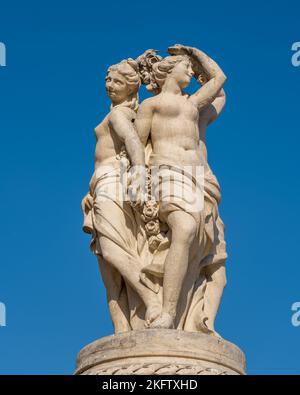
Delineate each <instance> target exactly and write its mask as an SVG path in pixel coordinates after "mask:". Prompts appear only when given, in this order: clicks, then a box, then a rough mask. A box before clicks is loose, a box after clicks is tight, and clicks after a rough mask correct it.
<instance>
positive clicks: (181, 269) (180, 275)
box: [151, 211, 197, 328]
mask: <svg viewBox="0 0 300 395" xmlns="http://www.w3.org/2000/svg"><path fill="white" fill-rule="evenodd" d="M167 222H168V225H169V227H170V229H171V230H172V241H171V245H170V249H169V252H168V255H167V257H166V260H165V273H164V282H163V308H162V314H161V315H160V317H158V318H157V319H156V320H155V321H154V322H153V323H152V325H151V327H152V328H172V327H173V326H174V319H175V316H176V308H177V303H178V300H179V296H180V292H181V288H182V283H183V280H184V278H185V275H186V272H187V268H188V262H189V251H190V246H191V244H192V242H193V240H194V238H195V235H196V231H197V225H196V221H195V220H194V218H193V217H192V216H191V215H190V214H187V213H186V212H184V211H174V212H172V213H171V214H169V216H168V220H167Z"/></svg>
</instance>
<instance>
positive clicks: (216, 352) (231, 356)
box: [75, 329, 245, 375]
mask: <svg viewBox="0 0 300 395" xmlns="http://www.w3.org/2000/svg"><path fill="white" fill-rule="evenodd" d="M75 374H81V375H89V374H91V375H104V374H107V375H120V374H122V375H138V374H139V375H142V374H147V375H148V374H150V375H152V374H154V375H167V374H170V375H181V374H188V375H231V374H234V375H236V374H238V375H239V374H245V356H244V353H243V352H242V351H241V350H240V349H239V348H238V347H237V346H235V345H234V344H232V343H230V342H228V341H226V340H223V339H219V338H217V337H215V336H211V335H206V334H203V333H195V332H183V331H178V330H172V329H168V330H165V329H164V330H162V329H146V330H141V331H132V332H126V333H121V334H117V335H113V336H107V337H104V338H102V339H99V340H96V341H94V342H93V343H91V344H89V345H87V346H86V347H84V348H83V349H82V350H81V351H80V353H79V355H78V358H77V367H76V372H75Z"/></svg>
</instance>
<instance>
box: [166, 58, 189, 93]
mask: <svg viewBox="0 0 300 395" xmlns="http://www.w3.org/2000/svg"><path fill="white" fill-rule="evenodd" d="M171 75H172V77H173V78H175V80H176V81H177V83H178V85H179V86H180V88H185V87H187V86H188V85H189V83H190V82H191V79H192V77H193V75H194V72H193V69H192V64H191V62H190V61H189V60H188V59H184V60H182V61H181V62H179V63H177V64H176V65H175V67H174V68H173V70H172V72H171Z"/></svg>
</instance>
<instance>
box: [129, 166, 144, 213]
mask: <svg viewBox="0 0 300 395" xmlns="http://www.w3.org/2000/svg"><path fill="white" fill-rule="evenodd" d="M145 193H146V171H145V167H144V166H134V167H132V168H131V169H130V171H129V175H128V195H129V199H130V201H131V202H132V203H133V205H134V207H135V208H141V207H142V205H143V203H144V201H145Z"/></svg>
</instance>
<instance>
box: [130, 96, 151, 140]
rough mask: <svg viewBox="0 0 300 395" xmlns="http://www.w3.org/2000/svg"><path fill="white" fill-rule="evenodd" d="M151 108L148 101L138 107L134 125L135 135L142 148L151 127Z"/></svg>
mask: <svg viewBox="0 0 300 395" xmlns="http://www.w3.org/2000/svg"><path fill="white" fill-rule="evenodd" d="M152 117H153V108H152V105H151V104H150V103H149V101H148V100H145V101H144V102H143V103H142V104H141V105H140V107H139V109H138V112H137V116H136V119H135V121H134V124H135V126H136V130H137V134H138V136H139V138H140V141H141V143H142V144H143V146H146V144H147V141H148V138H149V135H150V132H151V125H152Z"/></svg>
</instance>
